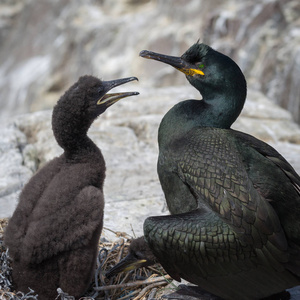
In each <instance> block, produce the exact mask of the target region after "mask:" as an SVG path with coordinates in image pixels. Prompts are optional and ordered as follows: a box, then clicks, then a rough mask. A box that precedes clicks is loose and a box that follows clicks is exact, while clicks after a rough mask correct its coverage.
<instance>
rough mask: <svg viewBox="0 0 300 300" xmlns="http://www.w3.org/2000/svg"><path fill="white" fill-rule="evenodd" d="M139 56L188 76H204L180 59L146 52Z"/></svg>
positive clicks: (193, 66)
mask: <svg viewBox="0 0 300 300" xmlns="http://www.w3.org/2000/svg"><path fill="white" fill-rule="evenodd" d="M140 56H141V57H144V58H148V59H154V60H158V61H161V62H163V63H165V64H168V65H171V66H172V67H174V68H176V69H177V70H179V71H181V72H183V73H184V74H185V75H188V76H194V75H204V73H203V71H202V70H200V69H198V68H197V67H196V66H195V65H192V64H189V63H188V62H186V61H185V60H183V59H182V58H181V57H177V56H170V55H164V54H160V53H156V52H152V51H148V50H143V51H141V52H140Z"/></svg>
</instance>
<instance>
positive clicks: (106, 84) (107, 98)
mask: <svg viewBox="0 0 300 300" xmlns="http://www.w3.org/2000/svg"><path fill="white" fill-rule="evenodd" d="M133 80H138V79H137V78H136V77H127V78H122V79H116V80H110V81H102V85H103V93H104V95H103V96H102V97H101V98H100V99H99V100H98V101H97V105H103V104H105V106H106V107H109V106H111V105H113V104H114V103H116V102H117V101H119V100H120V99H122V98H125V97H130V96H135V95H139V92H127V93H110V94H107V92H108V91H110V90H111V89H112V88H114V87H116V86H119V85H121V84H124V83H127V82H130V81H133Z"/></svg>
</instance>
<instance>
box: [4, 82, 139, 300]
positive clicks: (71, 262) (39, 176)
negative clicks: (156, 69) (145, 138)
mask: <svg viewBox="0 0 300 300" xmlns="http://www.w3.org/2000/svg"><path fill="white" fill-rule="evenodd" d="M136 79H137V78H135V77H130V78H124V79H118V80H112V81H101V80H99V79H98V78H95V77H92V76H83V77H80V78H79V80H78V81H77V82H76V83H75V84H74V85H72V86H71V87H70V88H69V90H67V91H66V92H65V94H64V95H63V96H62V97H61V98H60V99H59V101H58V103H57V105H56V106H55V107H54V110H53V115H52V128H53V132H54V136H55V138H56V141H57V143H58V144H59V145H60V146H61V147H62V148H63V150H64V153H63V154H62V155H61V156H59V157H57V158H54V159H53V160H52V161H50V162H49V163H48V164H47V165H45V166H44V167H43V168H42V169H40V170H39V171H38V172H37V173H36V174H35V175H34V176H33V177H32V178H31V179H30V181H29V182H28V183H27V185H26V186H25V187H24V189H23V191H22V193H21V195H20V200H19V203H18V206H17V208H16V210H15V212H14V214H13V216H12V217H11V219H10V220H9V223H8V226H7V228H6V231H5V237H4V241H5V244H6V246H8V248H9V255H10V257H11V258H12V260H13V283H14V287H15V289H16V290H20V291H22V292H24V293H26V292H28V291H29V290H28V288H31V289H33V290H34V291H35V292H36V293H38V295H39V299H47V300H48V299H55V298H56V296H57V288H58V287H60V288H61V289H62V290H63V291H64V292H67V293H68V294H70V295H73V296H75V297H76V298H79V297H80V296H81V295H82V294H83V293H84V292H85V291H86V289H87V288H88V287H89V285H90V283H91V279H92V276H93V273H94V270H95V263H96V256H97V253H98V250H97V246H98V241H99V237H100V234H101V230H102V225H103V208H104V197H103V182H104V178H105V161H104V158H103V156H102V154H101V151H100V149H99V148H98V147H97V146H96V145H95V144H94V143H93V141H92V140H91V139H90V138H89V137H88V136H87V131H88V129H89V127H90V126H91V124H92V123H93V121H94V120H95V119H96V118H97V117H98V116H99V115H101V114H102V113H103V112H104V111H105V110H106V109H107V108H108V107H109V106H111V105H112V104H114V103H115V102H117V101H118V100H120V99H121V98H124V97H128V96H132V95H137V94H138V93H137V92H128V93H111V94H107V92H108V91H109V90H110V89H112V88H113V87H116V86H118V85H121V84H124V83H127V82H129V81H132V80H136Z"/></svg>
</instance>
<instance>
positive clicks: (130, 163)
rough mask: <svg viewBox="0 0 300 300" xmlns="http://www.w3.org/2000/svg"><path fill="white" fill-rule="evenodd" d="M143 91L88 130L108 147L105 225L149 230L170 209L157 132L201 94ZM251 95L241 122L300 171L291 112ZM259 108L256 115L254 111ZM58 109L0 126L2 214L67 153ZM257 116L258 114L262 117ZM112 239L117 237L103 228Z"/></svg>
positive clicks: (298, 133)
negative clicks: (55, 123) (57, 127)
mask: <svg viewBox="0 0 300 300" xmlns="http://www.w3.org/2000/svg"><path fill="white" fill-rule="evenodd" d="M129 90H138V91H140V96H136V97H131V98H127V99H123V100H122V101H120V102H119V103H117V104H115V105H114V106H113V107H111V108H110V109H108V110H107V111H106V112H105V114H103V115H102V116H101V117H99V118H98V119H97V120H96V121H95V122H94V124H93V125H92V127H91V128H90V130H89V136H90V137H91V138H92V139H93V140H94V141H95V143H96V144H97V145H98V147H99V148H100V149H101V151H102V153H103V155H104V157H105V160H106V166H107V172H106V180H105V187H104V192H105V201H106V206H105V219H104V226H105V227H106V228H109V229H111V230H114V231H121V232H126V233H128V234H131V235H133V232H134V233H135V235H137V236H138V235H141V234H142V225H143V221H144V219H145V218H146V217H148V216H151V215H160V214H167V213H168V212H167V211H166V209H164V206H165V201H164V196H163V192H162V190H161V187H160V184H159V181H158V177H157V173H156V162H157V155H158V147H157V130H158V126H159V124H160V121H161V119H162V117H163V115H164V114H165V113H166V112H167V111H168V110H169V109H170V108H171V107H172V106H173V105H174V104H176V103H177V102H178V101H181V100H184V99H189V98H195V99H199V98H200V95H199V93H198V92H197V91H194V90H193V89H191V88H190V86H189V85H186V86H179V87H176V88H171V87H165V88H156V89H149V88H147V87H143V86H140V85H139V84H136V85H135V86H132V87H131V89H129ZM248 94H249V95H248V100H247V101H246V105H245V108H244V110H243V113H242V115H241V117H239V118H238V120H237V122H236V123H235V124H234V126H233V127H234V128H235V129H237V130H241V131H244V132H248V133H250V134H252V135H254V136H256V137H258V138H260V139H263V140H265V141H267V142H268V143H270V144H271V145H272V146H273V147H274V148H276V149H278V151H279V152H280V153H281V154H282V155H283V156H285V157H286V159H287V160H288V161H289V162H290V163H291V164H292V165H293V166H294V167H295V169H296V170H297V171H298V172H299V171H300V161H299V159H298V157H299V156H300V129H299V126H298V125H296V124H295V123H294V122H293V121H292V118H291V115H290V113H288V112H287V111H285V110H283V109H282V108H280V107H278V106H277V105H274V104H272V103H271V102H270V101H269V100H268V99H267V98H266V97H265V96H263V95H262V94H261V93H259V92H257V91H253V90H249V92H248ZM255 111H257V114H255ZM51 113H52V112H51V110H48V111H41V112H35V113H31V114H24V115H20V116H18V117H15V118H13V119H11V120H10V122H9V124H7V125H2V128H1V131H0V141H1V142H0V217H7V216H10V215H11V214H12V212H13V210H14V207H15V205H16V203H17V196H18V193H19V192H20V190H21V188H22V187H23V185H24V184H25V183H26V182H27V181H28V179H29V178H30V177H31V176H32V174H33V173H34V172H35V171H36V168H37V167H41V166H43V165H44V164H45V162H47V161H49V160H50V159H52V158H53V157H55V156H57V155H60V154H61V153H62V149H61V148H60V147H59V146H58V145H57V144H56V142H55V139H54V137H53V134H52V129H51ZM256 116H257V117H256ZM103 236H105V237H107V238H108V239H110V238H112V237H113V236H114V235H112V234H111V232H110V231H108V230H104V232H103Z"/></svg>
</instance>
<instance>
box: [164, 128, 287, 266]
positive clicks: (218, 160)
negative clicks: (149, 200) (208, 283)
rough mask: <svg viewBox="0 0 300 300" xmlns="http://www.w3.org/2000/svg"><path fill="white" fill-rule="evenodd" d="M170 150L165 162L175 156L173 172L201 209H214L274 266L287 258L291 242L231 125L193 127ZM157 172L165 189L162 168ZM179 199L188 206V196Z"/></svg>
mask: <svg viewBox="0 0 300 300" xmlns="http://www.w3.org/2000/svg"><path fill="white" fill-rule="evenodd" d="M170 151H171V153H168V154H167V155H166V156H165V157H164V159H165V161H166V163H169V162H168V161H170V160H171V163H169V164H170V165H173V166H174V165H175V167H173V169H172V170H171V172H170V173H172V174H173V176H174V177H177V178H180V180H181V184H180V187H179V189H180V188H181V187H182V188H183V189H185V190H186V189H187V188H188V189H189V194H190V195H193V196H194V198H195V199H196V200H197V201H198V207H199V208H202V207H205V209H207V210H208V211H212V212H213V213H214V214H215V215H216V216H217V217H219V218H220V219H221V220H222V221H223V222H225V223H226V224H228V226H230V228H231V230H232V231H233V232H234V235H235V237H236V238H237V239H238V240H239V243H240V244H241V245H243V246H245V245H248V246H251V247H252V248H253V249H255V251H256V253H257V255H258V253H260V255H261V256H262V257H265V259H266V263H269V264H270V263H271V264H273V268H275V269H276V268H279V269H280V268H282V265H283V264H284V263H287V262H288V254H287V250H288V244H287V240H286V236H285V233H284V231H283V228H282V226H281V223H280V220H279V217H278V214H277V212H276V211H275V209H274V207H273V206H272V205H271V204H270V203H269V201H268V200H267V199H266V198H265V197H264V195H263V194H262V193H261V192H260V191H259V189H257V187H256V186H255V185H254V183H253V181H252V179H251V178H249V175H248V170H247V166H246V165H245V163H244V156H245V155H247V154H244V155H241V153H240V149H238V148H237V146H236V140H235V137H233V136H232V131H231V130H223V129H216V128H200V129H199V128H194V129H193V130H191V131H190V132H189V133H188V134H187V135H186V136H185V137H183V138H181V139H180V140H178V141H176V143H174V144H173V145H172V147H171V150H170ZM161 157H162V155H161V154H160V160H161ZM253 163H254V162H253ZM159 165H160V166H159V169H163V165H161V164H160V163H159ZM158 171H159V173H160V180H161V183H162V187H163V189H164V187H165V186H166V185H167V184H166V183H165V182H164V180H165V178H164V172H161V171H160V170H158ZM162 174H163V175H162ZM276 184H277V185H278V183H276ZM177 189H178V187H177ZM164 191H165V189H164ZM165 194H167V193H166V191H165ZM166 197H167V195H166ZM181 201H182V207H184V205H185V204H184V203H185V199H184V198H182V199H181ZM168 202H172V200H171V199H169V201H168Z"/></svg>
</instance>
